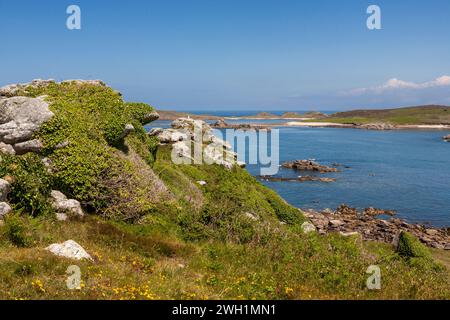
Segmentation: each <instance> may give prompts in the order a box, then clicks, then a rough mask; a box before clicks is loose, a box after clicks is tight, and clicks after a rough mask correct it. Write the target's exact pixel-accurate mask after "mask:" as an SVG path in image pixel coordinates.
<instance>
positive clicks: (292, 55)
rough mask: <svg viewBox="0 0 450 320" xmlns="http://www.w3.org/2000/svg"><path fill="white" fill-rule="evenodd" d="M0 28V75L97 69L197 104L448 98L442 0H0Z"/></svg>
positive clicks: (306, 106) (184, 104) (326, 105)
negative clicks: (73, 17)
mask: <svg viewBox="0 0 450 320" xmlns="http://www.w3.org/2000/svg"><path fill="white" fill-rule="evenodd" d="M70 4H76V5H79V6H80V8H81V12H82V29H81V30H73V31H70V30H68V29H67V28H66V19H67V17H68V15H67V14H66V8H67V6H68V5H70ZM370 4H376V5H379V6H380V8H381V10H382V30H374V31H370V30H368V29H367V27H366V19H367V17H368V15H367V14H366V9H367V7H368V6H369V5H370ZM0 30H1V34H2V37H1V48H0V85H5V84H8V83H15V82H27V81H30V80H31V79H33V78H54V79H57V80H62V79H74V78H86V79H102V80H104V81H106V82H107V83H108V84H109V85H111V86H113V87H115V88H117V89H119V90H120V91H121V92H122V93H123V94H124V96H125V98H126V99H127V100H133V101H145V102H148V103H150V104H152V105H155V106H156V107H160V108H165V109H191V110H204V111H208V110H209V111H213V110H218V109H230V110H231V109H233V110H239V109H241V110H244V109H245V110H248V109H254V110H343V109H353V108H381V107H400V106H407V105H418V104H425V103H440V104H450V78H447V77H446V76H450V41H449V35H450V1H448V0H433V1H425V0H420V1H419V0H396V1H378V0H373V1H364V0H346V1H334V0H328V1H327V0H316V1H300V0H292V1H291V0H270V1H268V0H267V1H265V0H258V1H255V0H240V1H237V0H208V1H204V0H180V1H175V0H164V1H163V0H160V1H151V0H129V1H106V0H79V1H77V0H71V1H64V0H53V1H52V0H41V1H32V0H29V1H23V0H14V1H13V0H0ZM392 79H396V80H392ZM388 81H389V82H388Z"/></svg>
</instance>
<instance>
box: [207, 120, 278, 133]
mask: <svg viewBox="0 0 450 320" xmlns="http://www.w3.org/2000/svg"><path fill="white" fill-rule="evenodd" d="M211 127H212V128H214V129H235V130H243V131H247V130H267V131H270V130H271V128H270V127H269V126H264V125H259V124H249V123H240V124H229V123H227V122H225V120H218V121H217V122H215V123H213V124H212V125H211Z"/></svg>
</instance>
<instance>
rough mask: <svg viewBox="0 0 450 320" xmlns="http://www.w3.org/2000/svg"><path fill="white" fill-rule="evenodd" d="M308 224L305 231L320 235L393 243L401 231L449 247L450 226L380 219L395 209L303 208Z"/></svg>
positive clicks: (433, 244) (426, 241)
mask: <svg viewBox="0 0 450 320" xmlns="http://www.w3.org/2000/svg"><path fill="white" fill-rule="evenodd" d="M303 212H304V214H305V216H306V217H307V218H308V219H309V220H310V221H311V223H312V225H313V226H314V229H312V226H311V225H306V224H305V226H304V228H303V229H304V231H305V232H310V231H313V230H317V232H318V233H319V234H328V233H340V234H341V235H343V236H358V237H361V238H362V239H363V240H371V241H381V242H385V243H393V244H395V243H396V241H397V240H398V235H399V234H400V232H401V231H406V232H409V233H411V234H413V235H414V236H416V237H417V238H418V239H419V240H420V241H421V242H422V243H424V244H425V245H426V246H428V247H431V248H437V249H445V250H450V233H449V232H450V228H434V227H429V226H425V225H421V224H410V223H408V222H406V221H404V220H402V219H399V218H394V217H391V218H390V219H389V220H385V219H380V218H379V216H380V215H385V216H394V215H395V211H392V210H381V209H376V208H366V209H364V210H363V211H358V210H357V209H355V208H351V207H349V206H347V205H341V206H340V207H339V208H337V209H336V210H334V211H333V210H330V209H325V210H322V211H316V210H312V209H305V210H303Z"/></svg>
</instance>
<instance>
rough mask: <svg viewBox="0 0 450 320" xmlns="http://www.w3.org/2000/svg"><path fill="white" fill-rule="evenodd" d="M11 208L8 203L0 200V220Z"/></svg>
mask: <svg viewBox="0 0 450 320" xmlns="http://www.w3.org/2000/svg"><path fill="white" fill-rule="evenodd" d="M11 211H12V209H11V207H10V205H9V204H7V203H6V202H0V220H3V218H4V217H5V216H6V215H7V214H9V213H11Z"/></svg>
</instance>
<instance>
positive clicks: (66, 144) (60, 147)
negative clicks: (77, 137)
mask: <svg viewBox="0 0 450 320" xmlns="http://www.w3.org/2000/svg"><path fill="white" fill-rule="evenodd" d="M69 144H70V142H69V140H64V141H63V142H61V143H58V144H57V145H56V146H55V149H56V150H59V149H64V148H65V147H68V146H69Z"/></svg>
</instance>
